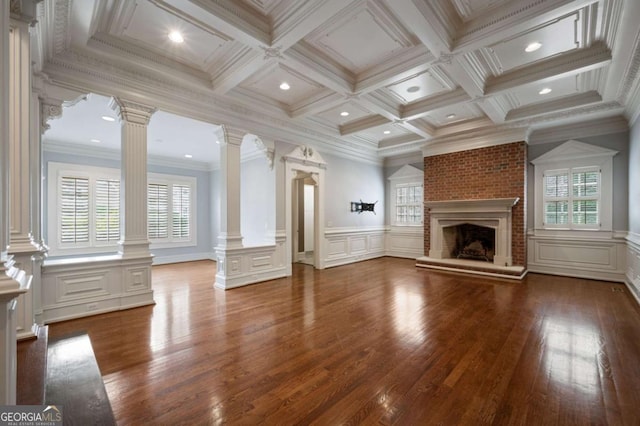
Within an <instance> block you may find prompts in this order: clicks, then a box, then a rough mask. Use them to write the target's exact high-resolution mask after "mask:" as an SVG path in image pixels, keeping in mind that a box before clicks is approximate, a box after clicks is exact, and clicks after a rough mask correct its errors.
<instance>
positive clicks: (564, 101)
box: [506, 90, 602, 121]
mask: <svg viewBox="0 0 640 426" xmlns="http://www.w3.org/2000/svg"><path fill="white" fill-rule="evenodd" d="M601 101H602V96H600V94H599V93H598V92H596V91H595V90H592V91H589V92H585V93H579V94H577V95H571V96H564V97H562V98H558V99H554V100H551V101H548V102H538V103H535V104H532V105H526V106H523V107H522V108H517V109H513V110H511V111H509V113H508V114H507V117H506V119H507V121H508V120H519V119H521V118H526V117H533V116H536V115H542V114H546V113H549V112H554V111H562V110H564V109H570V108H575V107H579V106H583V105H588V104H593V103H596V102H601Z"/></svg>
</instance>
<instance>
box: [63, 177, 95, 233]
mask: <svg viewBox="0 0 640 426" xmlns="http://www.w3.org/2000/svg"><path fill="white" fill-rule="evenodd" d="M88 241H89V179H87V178H81V177H73V176H62V177H61V178H60V242H61V243H62V244H75V243H86V242H88Z"/></svg>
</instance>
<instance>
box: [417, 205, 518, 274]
mask: <svg viewBox="0 0 640 426" xmlns="http://www.w3.org/2000/svg"><path fill="white" fill-rule="evenodd" d="M518 201H520V198H519V197H514V198H492V199H486V200H485V199H481V200H445V201H426V202H425V203H424V206H425V207H426V208H428V209H429V216H430V227H429V229H430V235H429V240H430V249H429V255H428V257H424V258H420V259H418V261H419V262H418V263H419V264H420V265H419V266H427V267H430V266H429V264H430V263H435V264H437V265H439V266H434V267H437V268H438V269H448V267H447V266H451V267H455V268H456V269H458V270H459V269H464V270H468V271H469V272H474V270H477V269H482V270H490V271H492V273H491V274H495V273H498V274H499V275H500V274H501V273H506V274H509V275H510V276H513V275H516V276H517V277H518V278H519V277H520V276H521V274H522V272H523V270H524V268H523V267H514V266H512V265H513V264H512V258H511V253H512V241H511V228H512V208H513V206H515V205H516V204H517V203H518ZM461 224H472V225H477V226H482V227H486V228H492V229H493V230H494V232H495V254H494V257H493V262H475V261H469V260H464V259H457V258H452V256H451V251H450V247H448V245H447V243H446V242H445V237H444V229H445V228H449V227H452V226H457V225H461ZM443 265H446V266H443Z"/></svg>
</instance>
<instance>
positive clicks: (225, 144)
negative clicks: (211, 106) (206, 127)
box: [218, 126, 245, 247]
mask: <svg viewBox="0 0 640 426" xmlns="http://www.w3.org/2000/svg"><path fill="white" fill-rule="evenodd" d="M220 132H221V135H220V138H219V141H220V181H219V185H220V235H218V247H242V234H241V233H240V145H242V138H243V137H244V135H245V133H244V132H242V131H240V130H238V129H234V128H230V127H227V126H221V127H220Z"/></svg>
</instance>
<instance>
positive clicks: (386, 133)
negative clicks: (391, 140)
mask: <svg viewBox="0 0 640 426" xmlns="http://www.w3.org/2000/svg"><path fill="white" fill-rule="evenodd" d="M382 133H384V134H385V135H388V134H389V133H391V130H385V131H384V132H382Z"/></svg>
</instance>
